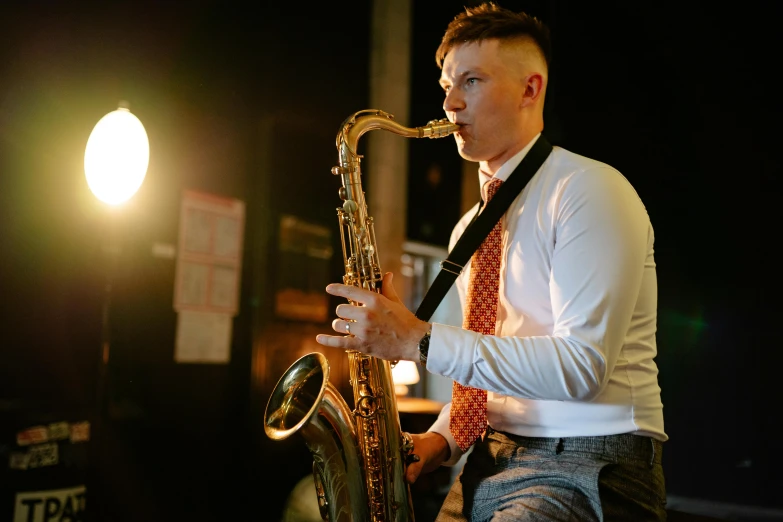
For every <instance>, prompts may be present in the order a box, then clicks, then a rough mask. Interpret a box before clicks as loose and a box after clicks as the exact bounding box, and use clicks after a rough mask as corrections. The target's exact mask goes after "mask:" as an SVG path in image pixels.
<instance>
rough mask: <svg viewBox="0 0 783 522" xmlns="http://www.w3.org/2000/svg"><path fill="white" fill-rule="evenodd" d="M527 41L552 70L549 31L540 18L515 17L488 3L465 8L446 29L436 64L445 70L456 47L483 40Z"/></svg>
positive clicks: (523, 15)
mask: <svg viewBox="0 0 783 522" xmlns="http://www.w3.org/2000/svg"><path fill="white" fill-rule="evenodd" d="M492 39H496V40H505V41H509V40H515V39H528V40H531V41H532V42H533V43H535V45H536V47H538V49H539V50H540V51H541V55H542V56H543V58H544V61H545V62H546V66H547V68H549V62H550V60H551V57H552V44H551V42H550V36H549V28H548V27H547V26H546V25H544V24H543V22H541V21H540V20H539V19H538V18H536V17H534V16H531V15H529V14H527V13H524V12H519V13H515V12H514V11H511V10H509V9H505V8H502V7H499V6H498V5H496V4H495V3H494V2H487V3H484V4H481V5H479V6H477V7H466V8H465V12H464V13H460V14H458V15H457V16H455V17H454V19H453V20H452V21H451V22H450V23H449V25H448V27H447V28H446V32H445V34H444V35H443V39H442V40H441V43H440V46H439V47H438V50H437V51H436V52H435V62H436V63H437V64H438V67H441V68H442V67H443V60H444V59H445V58H446V55H447V54H448V53H449V51H451V50H452V49H453V48H454V47H456V46H458V45H462V44H465V43H471V42H483V41H484V40H492Z"/></svg>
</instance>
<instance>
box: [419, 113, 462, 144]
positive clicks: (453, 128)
mask: <svg viewBox="0 0 783 522" xmlns="http://www.w3.org/2000/svg"><path fill="white" fill-rule="evenodd" d="M458 130H459V125H457V124H456V123H452V122H450V121H449V120H448V118H442V119H440V120H432V121H430V122H428V123H427V125H426V126H425V127H423V131H424V132H423V136H422V137H423V138H433V139H434V138H443V137H444V136H448V135H449V134H452V133H454V132H457V131H458Z"/></svg>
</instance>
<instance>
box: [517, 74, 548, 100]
mask: <svg viewBox="0 0 783 522" xmlns="http://www.w3.org/2000/svg"><path fill="white" fill-rule="evenodd" d="M522 81H523V82H525V90H524V92H523V94H522V107H529V106H531V105H534V104H535V103H537V102H538V99H539V98H540V97H541V95H542V94H543V92H544V77H543V75H542V74H541V73H537V72H534V73H531V74H529V75H528V76H526V77H525V78H524V79H523V80H522Z"/></svg>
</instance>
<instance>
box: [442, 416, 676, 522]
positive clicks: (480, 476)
mask: <svg viewBox="0 0 783 522" xmlns="http://www.w3.org/2000/svg"><path fill="white" fill-rule="evenodd" d="M661 450H662V444H661V442H660V441H657V440H655V439H652V438H649V437H641V436H637V435H631V434H624V435H607V436H601V437H568V438H542V437H520V436H516V435H510V434H506V433H501V432H498V431H495V430H493V429H492V428H489V429H488V430H487V433H486V434H485V435H484V437H483V439H480V440H479V441H478V442H476V444H475V446H474V447H473V451H471V453H470V455H468V458H467V461H466V462H465V466H464V467H463V469H462V473H461V474H460V475H459V476H458V477H457V479H456V480H455V482H454V484H453V486H452V488H451V491H449V494H448V495H447V497H446V500H445V501H444V503H443V506H442V507H441V510H440V513H439V514H438V518H437V521H438V522H446V521H470V522H483V521H493V522H501V521H511V520H514V521H516V520H520V521H533V520H535V521H538V520H542V521H552V520H557V521H580V522H581V521H599V522H605V521H606V522H610V521H633V522H646V521H656V522H658V521H664V520H666V509H665V508H666V487H665V484H664V476H663V469H662V467H661Z"/></svg>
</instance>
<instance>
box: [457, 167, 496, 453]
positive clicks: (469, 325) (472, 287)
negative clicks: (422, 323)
mask: <svg viewBox="0 0 783 522" xmlns="http://www.w3.org/2000/svg"><path fill="white" fill-rule="evenodd" d="M502 183H503V181H502V180H499V179H492V180H490V181H489V182H487V183H485V184H484V187H483V189H484V190H485V192H486V193H485V196H484V201H485V202H486V203H489V201H490V200H491V199H492V197H493V196H494V195H495V193H496V192H497V191H498V189H499V188H500V185H501V184H502ZM502 229H503V225H502V219H501V220H498V222H497V223H496V224H495V226H494V228H493V229H492V230H491V231H490V233H489V235H488V236H487V237H486V239H484V241H483V242H482V243H481V245H480V246H479V247H478V250H476V253H475V254H474V255H473V261H472V263H471V265H470V281H469V283H468V292H467V297H466V299H465V319H464V321H463V323H462V327H463V328H465V329H467V330H473V331H474V332H478V333H480V334H484V335H495V322H496V320H497V315H498V289H499V287H500V257H501V243H502V241H503V238H502ZM486 428H487V392H486V391H485V390H479V389H477V388H471V387H469V386H463V385H461V384H460V383H458V382H456V381H454V386H453V388H452V391H451V417H450V419H449V430H450V431H451V434H452V435H453V436H454V440H455V441H456V442H457V445H458V446H459V447H460V449H461V450H462V451H467V449H468V448H469V447H470V446H472V445H473V443H474V442H476V439H478V438H479V436H481V434H482V433H484V431H485V430H486Z"/></svg>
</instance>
